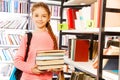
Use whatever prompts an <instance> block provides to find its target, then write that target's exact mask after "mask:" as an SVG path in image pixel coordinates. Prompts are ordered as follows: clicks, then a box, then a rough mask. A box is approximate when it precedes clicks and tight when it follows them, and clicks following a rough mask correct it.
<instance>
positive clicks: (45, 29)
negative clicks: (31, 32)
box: [35, 27, 47, 32]
mask: <svg viewBox="0 0 120 80" xmlns="http://www.w3.org/2000/svg"><path fill="white" fill-rule="evenodd" d="M35 31H36V32H45V31H47V28H46V27H45V28H36V29H35Z"/></svg>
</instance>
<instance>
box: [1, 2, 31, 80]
mask: <svg viewBox="0 0 120 80" xmlns="http://www.w3.org/2000/svg"><path fill="white" fill-rule="evenodd" d="M28 8H29V1H28V0H22V1H21V0H1V1H0V65H1V66H0V79H1V80H9V76H10V74H11V71H12V69H13V60H14V56H15V54H16V51H17V49H18V47H19V44H20V41H21V37H22V35H24V34H25V33H26V32H27V31H28V27H27V25H28V22H29V10H28Z"/></svg>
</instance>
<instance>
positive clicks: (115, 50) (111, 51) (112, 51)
mask: <svg viewBox="0 0 120 80" xmlns="http://www.w3.org/2000/svg"><path fill="white" fill-rule="evenodd" d="M119 53H120V50H119V47H116V46H110V47H109V48H107V49H104V50H103V55H119ZM110 65H111V66H110ZM93 67H94V68H95V69H97V68H98V56H97V57H96V59H95V60H94V62H93ZM103 69H108V70H109V69H111V70H115V69H118V59H103Z"/></svg>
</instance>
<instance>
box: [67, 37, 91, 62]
mask: <svg viewBox="0 0 120 80" xmlns="http://www.w3.org/2000/svg"><path fill="white" fill-rule="evenodd" d="M69 46H71V48H70V47H69V48H70V49H71V50H69V52H70V56H69V58H71V59H72V60H74V61H77V62H86V61H88V58H89V40H87V39H71V45H69Z"/></svg>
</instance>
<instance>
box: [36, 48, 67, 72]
mask: <svg viewBox="0 0 120 80" xmlns="http://www.w3.org/2000/svg"><path fill="white" fill-rule="evenodd" d="M64 55H65V50H47V51H40V50H38V51H37V55H36V64H37V65H38V69H39V70H48V69H56V68H63V66H64Z"/></svg>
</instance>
